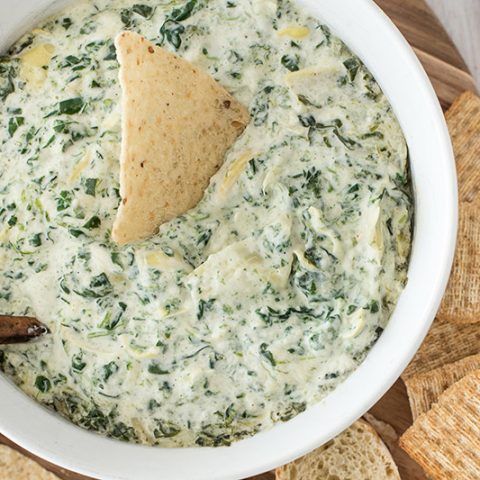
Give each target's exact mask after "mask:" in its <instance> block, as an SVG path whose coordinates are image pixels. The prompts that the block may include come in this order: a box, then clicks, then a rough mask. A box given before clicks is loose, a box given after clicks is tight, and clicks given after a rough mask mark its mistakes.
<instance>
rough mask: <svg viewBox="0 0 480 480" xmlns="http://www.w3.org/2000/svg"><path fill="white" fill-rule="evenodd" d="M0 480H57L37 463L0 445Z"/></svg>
mask: <svg viewBox="0 0 480 480" xmlns="http://www.w3.org/2000/svg"><path fill="white" fill-rule="evenodd" d="M0 478H2V479H5V480H6V479H8V480H59V479H58V477H57V476H55V475H54V474H53V473H50V472H48V471H47V470H45V469H44V468H43V467H41V466H40V465H39V464H38V463H36V462H34V461H33V460H31V459H30V458H27V457H25V456H24V455H22V454H21V453H19V452H17V451H16V450H13V448H10V447H7V446H6V445H0Z"/></svg>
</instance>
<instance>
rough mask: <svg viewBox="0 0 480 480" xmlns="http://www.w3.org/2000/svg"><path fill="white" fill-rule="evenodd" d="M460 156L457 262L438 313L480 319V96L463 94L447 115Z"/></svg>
mask: <svg viewBox="0 0 480 480" xmlns="http://www.w3.org/2000/svg"><path fill="white" fill-rule="evenodd" d="M446 118H447V123H448V127H449V130H450V135H451V138H452V143H453V148H454V151H455V156H456V164H457V172H458V186H459V197H460V219H459V235H458V244H457V252H456V256H455V262H454V266H453V270H452V274H451V277H450V281H449V284H448V287H447V291H446V294H445V297H444V299H443V302H442V305H441V307H440V311H439V312H438V316H439V317H440V318H441V319H442V320H446V321H449V322H453V323H475V322H480V250H479V243H478V242H479V240H480V196H479V195H478V192H479V190H480V98H479V97H477V96H476V95H475V94H474V93H472V92H467V93H465V94H463V95H462V96H461V97H460V98H459V99H458V100H457V101H455V103H454V104H453V105H452V107H451V108H450V110H449V111H448V112H447V114H446Z"/></svg>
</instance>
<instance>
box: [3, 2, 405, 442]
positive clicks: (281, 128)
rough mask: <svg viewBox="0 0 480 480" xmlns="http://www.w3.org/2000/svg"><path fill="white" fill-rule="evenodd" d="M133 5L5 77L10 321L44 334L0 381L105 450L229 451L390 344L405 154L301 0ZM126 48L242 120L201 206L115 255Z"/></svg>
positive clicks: (58, 30) (48, 38)
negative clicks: (237, 106) (204, 78)
mask: <svg viewBox="0 0 480 480" xmlns="http://www.w3.org/2000/svg"><path fill="white" fill-rule="evenodd" d="M139 1H142V3H141V4H140V3H134V2H133V1H132V0H115V1H109V0H86V1H80V2H75V4H74V6H70V7H69V8H68V9H67V10H64V11H63V12H62V13H61V14H58V15H56V16H55V17H53V18H51V19H50V20H48V21H46V22H45V23H44V24H42V25H41V26H39V27H38V28H36V29H34V30H33V31H32V32H30V33H29V34H28V35H26V36H24V37H23V38H22V39H21V40H20V41H19V42H18V43H17V44H16V45H14V46H13V47H12V48H11V50H10V51H9V52H8V54H6V55H4V56H3V57H0V100H1V104H0V191H1V194H0V214H1V219H2V226H1V230H0V258H1V267H0V271H1V274H0V311H1V313H2V314H15V315H25V314H28V315H31V316H36V317H37V318H38V319H39V320H41V321H42V322H44V323H45V324H47V325H48V327H49V329H50V331H51V333H50V335H47V336H45V337H44V338H42V339H41V340H40V341H37V342H34V343H30V344H25V345H17V346H8V347H7V346H4V347H2V349H1V350H0V367H1V369H2V370H3V372H4V373H5V375H7V376H8V377H9V378H11V379H12V380H13V381H14V382H15V383H16V384H17V385H18V386H19V387H20V388H21V389H22V390H23V391H25V392H26V393H27V394H28V395H30V396H31V397H33V398H35V399H36V400H37V401H38V402H41V403H42V404H44V405H47V406H49V407H51V408H53V409H55V410H56V411H57V412H59V413H60V414H61V415H63V416H65V417H67V418H68V419H70V420H71V421H72V422H74V423H75V424H77V425H80V426H82V427H84V428H87V429H91V430H95V431H98V432H100V433H102V434H104V435H107V436H110V437H114V438H118V439H122V440H128V441H132V442H138V443H144V444H151V445H160V446H162V447H170V446H171V447H173V446H184V447H185V446H194V445H197V446H220V445H229V444H230V443H232V442H233V441H236V440H239V439H242V438H244V437H247V436H251V435H253V434H255V433H256V432H258V431H261V430H264V429H267V428H270V427H271V426H272V425H273V424H274V423H275V422H278V421H286V420H289V419H291V418H292V417H294V416H295V415H297V414H299V413H300V412H302V411H304V410H305V409H306V408H307V407H308V406H310V405H313V404H315V403H316V402H318V401H319V400H321V399H322V398H323V397H325V396H326V395H327V394H328V393H329V392H331V391H332V390H333V389H334V388H335V387H336V386H337V385H338V384H339V383H340V382H342V381H343V380H344V379H345V378H346V377H347V376H348V375H349V374H350V373H352V371H354V370H355V369H356V368H357V367H358V365H359V364H360V363H361V362H362V360H363V359H364V358H365V356H366V355H367V353H368V351H369V349H370V348H371V347H372V345H373V344H374V343H375V341H376V340H377V339H378V337H379V336H380V335H381V333H382V331H383V329H384V328H385V326H386V324H387V322H388V319H389V317H390V315H391V313H392V311H393V309H394V307H395V304H396V302H397V299H398V297H399V295H400V293H401V291H402V289H403V287H404V285H405V283H406V281H407V267H408V258H409V253H410V245H411V219H412V214H413V207H412V196H411V188H410V180H409V174H408V154H407V147H406V143H405V140H404V137H403V135H402V131H401V129H400V127H399V125H398V123H397V120H396V118H395V115H394V113H393V112H392V108H391V106H390V104H389V102H388V101H387V99H386V98H385V96H384V95H383V93H382V91H381V89H380V87H379V86H378V84H377V83H376V81H375V79H374V78H373V77H372V75H371V74H370V73H369V71H368V70H367V69H366V68H365V66H364V65H363V64H362V63H361V61H360V60H359V59H358V58H357V57H356V56H355V55H353V54H352V52H351V51H349V49H348V48H347V47H346V46H345V45H344V44H343V43H342V42H341V41H340V40H339V39H338V38H336V37H335V36H334V35H333V34H332V33H331V32H330V30H329V29H328V27H327V26H325V25H322V24H321V23H319V21H318V20H316V19H314V18H312V17H311V16H309V15H308V14H307V13H306V12H304V11H303V10H302V9H301V8H299V7H298V6H297V5H296V4H294V3H292V2H290V1H289V0H188V1H187V0H179V1H176V0H173V1H161V0H139ZM123 30H133V31H136V32H139V33H140V34H142V35H144V36H145V37H146V38H147V39H148V40H151V41H152V42H154V43H155V44H157V45H160V46H163V47H164V48H166V49H168V50H170V51H172V52H175V53H176V54H177V55H179V56H181V57H183V58H184V59H186V60H188V61H189V62H191V63H193V64H194V65H195V66H198V67H199V68H202V69H204V70H205V71H207V72H209V73H210V74H211V75H212V76H213V77H214V78H215V79H216V80H217V81H218V82H219V83H220V84H221V85H222V86H223V87H224V88H226V89H227V90H228V91H229V92H230V93H232V94H233V95H234V96H235V97H236V98H237V99H238V100H239V101H240V102H242V103H243V105H245V106H248V107H249V111H250V114H251V122H250V124H249V126H248V127H247V129H246V130H245V132H244V133H243V134H242V136H241V137H240V138H239V139H238V141H237V142H236V143H235V144H234V146H233V147H232V148H231V149H230V150H229V152H228V153H227V156H226V159H225V163H224V164H223V166H222V167H221V169H220V170H219V171H218V173H217V174H216V175H215V176H214V177H213V178H212V180H211V183H210V186H209V188H208V189H207V191H206V193H205V196H204V198H203V199H202V201H201V202H200V203H199V204H198V206H197V207H195V208H194V209H193V210H190V211H189V212H188V213H187V214H185V215H182V216H180V217H178V218H175V219H174V220H172V221H170V222H168V223H166V224H164V225H162V226H161V228H160V231H159V233H158V234H156V235H155V236H154V237H153V238H149V239H148V240H145V241H142V242H138V243H135V244H131V245H127V246H126V247H118V246H117V245H115V244H114V243H113V242H112V240H111V229H112V224H113V220H114V218H115V215H116V211H117V208H118V205H119V201H120V197H119V180H118V177H119V155H120V143H121V129H120V126H121V122H120V119H121V111H120V98H121V91H120V86H119V83H118V68H119V66H118V63H117V59H116V51H115V47H114V44H113V39H114V38H115V36H116V35H117V34H118V33H119V32H121V31H123Z"/></svg>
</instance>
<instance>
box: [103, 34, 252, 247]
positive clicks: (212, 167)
mask: <svg viewBox="0 0 480 480" xmlns="http://www.w3.org/2000/svg"><path fill="white" fill-rule="evenodd" d="M115 44H116V47H117V56H118V60H119V62H120V84H121V87H122V92H123V98H122V153H121V159H120V194H121V197H122V201H121V205H120V207H119V210H118V213H117V218H116V220H115V224H114V226H113V231H112V237H113V240H114V241H115V242H117V243H119V244H125V243H128V242H133V241H136V240H140V239H143V238H146V237H148V236H149V235H152V234H153V233H155V232H156V231H157V229H158V227H159V226H160V225H161V224H162V223H164V222H166V221H168V220H170V219H172V218H174V217H176V216H178V215H180V214H182V213H185V212H186V211H187V210H189V209H190V208H192V207H194V206H195V205H196V204H197V203H198V202H199V201H200V200H201V198H202V196H203V193H204V191H205V189H206V187H207V186H208V184H209V181H210V178H211V176H212V175H213V174H215V173H216V171H217V170H218V169H219V168H220V166H221V165H222V163H223V159H224V156H225V153H226V151H227V150H228V148H229V147H230V146H231V145H232V143H233V142H234V141H235V140H236V138H237V137H238V136H239V135H240V134H241V132H242V131H243V129H244V128H245V126H246V125H247V123H248V121H249V114H248V111H247V110H246V109H245V107H243V106H242V105H241V104H240V103H239V102H238V101H237V100H235V98H233V97H232V96H231V95H230V94H229V93H228V92H227V91H225V90H224V89H223V88H222V87H221V86H220V85H219V84H218V83H217V82H216V81H215V80H214V79H213V78H211V77H210V76H209V75H208V74H207V73H205V72H202V71H201V70H199V69H198V68H196V67H194V66H193V65H191V64H190V63H188V62H187V61H185V60H183V59H181V58H179V57H177V56H175V55H173V54H172V53H170V52H167V51H166V50H164V49H162V48H159V47H156V46H155V45H153V44H152V43H150V42H149V41H147V40H146V39H145V38H143V37H142V36H140V35H138V34H136V33H134V32H123V33H121V34H119V35H118V37H117V38H116V41H115Z"/></svg>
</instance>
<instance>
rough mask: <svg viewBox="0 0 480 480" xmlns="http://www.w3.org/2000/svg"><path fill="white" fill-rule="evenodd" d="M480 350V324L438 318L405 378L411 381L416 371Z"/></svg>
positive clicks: (434, 366) (404, 373)
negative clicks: (443, 320)
mask: <svg viewBox="0 0 480 480" xmlns="http://www.w3.org/2000/svg"><path fill="white" fill-rule="evenodd" d="M478 353H480V325H478V324H472V325H454V324H452V323H448V322H441V321H440V320H439V319H438V318H437V319H436V320H435V321H434V322H433V325H432V328H431V329H430V332H429V333H428V335H427V337H426V338H425V341H424V342H423V344H422V346H421V347H420V349H419V350H418V352H417V354H416V355H415V357H414V359H413V360H412V361H411V362H410V364H409V365H408V367H407V368H406V369H405V371H404V372H403V374H402V379H403V380H404V381H407V380H408V379H409V378H411V377H412V376H414V375H419V374H421V373H425V372H429V371H430V370H434V369H436V368H439V367H443V366H444V365H446V364H449V363H453V362H456V361H458V360H461V359H463V358H465V357H468V356H470V355H476V354H478Z"/></svg>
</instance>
